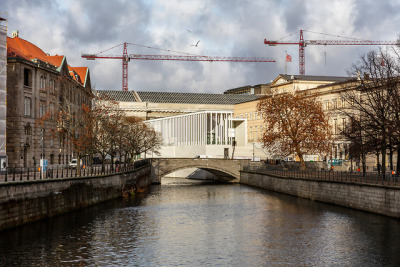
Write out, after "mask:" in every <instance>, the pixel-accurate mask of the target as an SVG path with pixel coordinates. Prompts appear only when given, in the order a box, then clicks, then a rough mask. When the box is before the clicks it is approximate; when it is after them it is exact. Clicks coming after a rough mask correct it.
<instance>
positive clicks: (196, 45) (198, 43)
mask: <svg viewBox="0 0 400 267" xmlns="http://www.w3.org/2000/svg"><path fill="white" fill-rule="evenodd" d="M199 43H200V40H198V41H197V43H196V44H195V45H194V44H192V45H190V46H195V47H197V45H198V44H199Z"/></svg>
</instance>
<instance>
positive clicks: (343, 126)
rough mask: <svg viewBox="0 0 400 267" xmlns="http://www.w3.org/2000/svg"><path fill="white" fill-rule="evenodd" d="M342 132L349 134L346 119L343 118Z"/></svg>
mask: <svg viewBox="0 0 400 267" xmlns="http://www.w3.org/2000/svg"><path fill="white" fill-rule="evenodd" d="M342 130H343V132H347V129H346V118H342Z"/></svg>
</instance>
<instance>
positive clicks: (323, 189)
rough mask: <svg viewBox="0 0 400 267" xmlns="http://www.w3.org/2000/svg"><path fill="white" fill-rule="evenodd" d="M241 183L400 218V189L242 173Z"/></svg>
mask: <svg viewBox="0 0 400 267" xmlns="http://www.w3.org/2000/svg"><path fill="white" fill-rule="evenodd" d="M240 182H241V183H242V184H246V185H252V186H256V187H260V188H264V189H268V190H271V191H275V192H280V193H284V194H289V195H293V196H298V197H303V198H308V199H311V200H316V201H321V202H326V203H331V204H336V205H340V206H344V207H349V208H354V209H359V210H364V211H369V212H373V213H378V214H382V215H387V216H391V217H395V218H400V188H396V187H390V186H382V185H367V184H357V183H350V182H335V181H314V180H307V179H300V178H287V177H280V176H274V175H269V174H268V175H267V174H262V173H257V172H244V171H242V172H241V177H240Z"/></svg>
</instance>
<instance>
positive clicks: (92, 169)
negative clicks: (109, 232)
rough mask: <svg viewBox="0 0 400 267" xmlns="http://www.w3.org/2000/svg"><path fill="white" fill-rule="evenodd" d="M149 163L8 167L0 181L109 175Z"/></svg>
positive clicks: (143, 161) (1, 175)
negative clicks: (45, 168) (44, 169)
mask: <svg viewBox="0 0 400 267" xmlns="http://www.w3.org/2000/svg"><path fill="white" fill-rule="evenodd" d="M148 164H150V161H149V160H139V161H135V162H134V163H133V164H127V163H126V164H125V163H122V164H114V165H112V164H107V165H104V167H103V166H102V165H94V166H88V167H87V166H85V167H84V168H81V169H80V170H78V169H76V168H68V167H48V168H47V170H46V171H41V170H40V168H38V167H32V168H6V169H5V170H4V169H2V171H1V172H0V183H5V182H16V181H31V180H43V179H63V178H76V177H90V176H100V175H109V174H115V173H121V172H127V171H132V170H134V169H137V168H140V167H143V166H146V165H148Z"/></svg>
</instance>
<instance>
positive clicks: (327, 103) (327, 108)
mask: <svg viewBox="0 0 400 267" xmlns="http://www.w3.org/2000/svg"><path fill="white" fill-rule="evenodd" d="M329 109H330V103H329V101H327V102H325V110H329Z"/></svg>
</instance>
